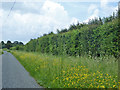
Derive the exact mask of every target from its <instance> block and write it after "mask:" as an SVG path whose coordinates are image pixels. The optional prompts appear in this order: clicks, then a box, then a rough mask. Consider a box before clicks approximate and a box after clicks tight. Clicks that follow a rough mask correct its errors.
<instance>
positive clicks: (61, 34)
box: [24, 14, 120, 58]
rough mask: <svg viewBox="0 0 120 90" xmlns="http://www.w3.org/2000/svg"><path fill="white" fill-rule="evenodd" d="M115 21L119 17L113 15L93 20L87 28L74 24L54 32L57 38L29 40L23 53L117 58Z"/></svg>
mask: <svg viewBox="0 0 120 90" xmlns="http://www.w3.org/2000/svg"><path fill="white" fill-rule="evenodd" d="M118 20H119V17H118V15H116V16H115V14H113V16H110V17H106V18H103V19H101V18H99V19H97V18H95V19H92V20H90V21H89V22H88V24H85V23H82V24H80V23H78V24H76V25H74V24H73V25H70V27H69V29H62V30H57V31H58V33H57V34H54V33H53V32H50V33H49V34H44V35H43V36H42V37H39V38H37V39H31V40H30V41H29V42H28V43H27V44H26V45H25V46H24V50H25V51H29V52H42V53H51V54H53V55H65V54H66V55H70V56H81V55H90V56H92V57H94V56H105V55H113V56H114V57H116V58H118V57H119V52H120V49H119V46H120V44H119V43H118V42H119V35H120V32H119V29H120V25H119V22H118Z"/></svg>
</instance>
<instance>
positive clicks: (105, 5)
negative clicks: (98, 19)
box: [100, 0, 118, 17]
mask: <svg viewBox="0 0 120 90" xmlns="http://www.w3.org/2000/svg"><path fill="white" fill-rule="evenodd" d="M113 1H115V0H113ZM109 3H110V2H109V0H101V2H100V6H101V13H102V14H103V15H104V16H105V17H107V16H109V15H112V13H113V12H115V13H116V10H118V6H111V5H109Z"/></svg>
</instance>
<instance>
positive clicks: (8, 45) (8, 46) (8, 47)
mask: <svg viewBox="0 0 120 90" xmlns="http://www.w3.org/2000/svg"><path fill="white" fill-rule="evenodd" d="M11 47H12V43H11V41H7V44H6V48H7V49H10V48H11Z"/></svg>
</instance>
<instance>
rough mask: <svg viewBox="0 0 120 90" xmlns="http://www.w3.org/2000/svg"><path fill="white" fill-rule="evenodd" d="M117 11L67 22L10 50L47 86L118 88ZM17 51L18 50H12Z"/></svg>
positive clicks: (10, 46) (119, 47) (119, 17)
mask: <svg viewBox="0 0 120 90" xmlns="http://www.w3.org/2000/svg"><path fill="white" fill-rule="evenodd" d="M119 20H120V11H118V13H117V14H116V15H115V14H114V13H113V15H111V16H109V17H106V18H95V19H93V20H90V21H89V22H88V23H87V24H86V23H79V22H78V24H76V25H74V24H73V25H70V27H69V28H68V29H62V30H57V34H54V33H53V32H50V33H48V34H44V35H43V36H40V37H38V38H36V39H31V40H30V41H29V42H28V43H27V44H25V45H24V44H23V43H20V42H14V43H11V42H10V41H8V42H7V44H5V43H4V42H1V44H0V45H2V46H5V47H4V48H7V49H10V50H12V53H13V54H14V55H15V56H16V58H17V59H18V60H19V62H20V63H21V64H22V65H23V66H24V67H25V68H26V70H27V71H28V72H30V75H31V76H33V77H34V78H35V79H36V81H37V82H38V83H39V84H40V85H43V86H44V87H47V88H118V75H120V74H118V73H119V71H118V62H119V59H120V40H119V39H120V32H119V29H120V21H119ZM15 50H17V51H15Z"/></svg>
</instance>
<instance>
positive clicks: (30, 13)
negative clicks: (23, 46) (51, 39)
mask: <svg viewBox="0 0 120 90" xmlns="http://www.w3.org/2000/svg"><path fill="white" fill-rule="evenodd" d="M13 3H14V2H0V5H1V7H0V28H1V31H0V33H1V35H2V40H3V41H5V42H6V41H8V40H10V41H12V42H14V41H21V42H23V43H27V42H28V41H29V40H30V39H34V38H38V37H40V36H42V35H43V34H45V33H46V34H48V33H49V32H51V31H53V32H54V33H56V32H57V29H64V28H68V27H69V26H70V24H73V23H74V24H76V23H77V22H80V23H82V22H86V23H87V22H88V21H89V20H90V19H93V18H95V17H107V16H110V15H112V13H113V12H116V10H117V9H118V2H117V1H116V0H114V1H112V2H110V1H108V0H99V1H98V2H88V1H87V2H83V1H82V2H79V1H78V2H74V1H72V2H57V1H55V0H54V1H52V0H45V1H43V2H16V3H15V5H14V7H13V9H12V11H11V12H10V9H11V7H12V6H13ZM9 12H10V14H9ZM8 15H9V16H8Z"/></svg>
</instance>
